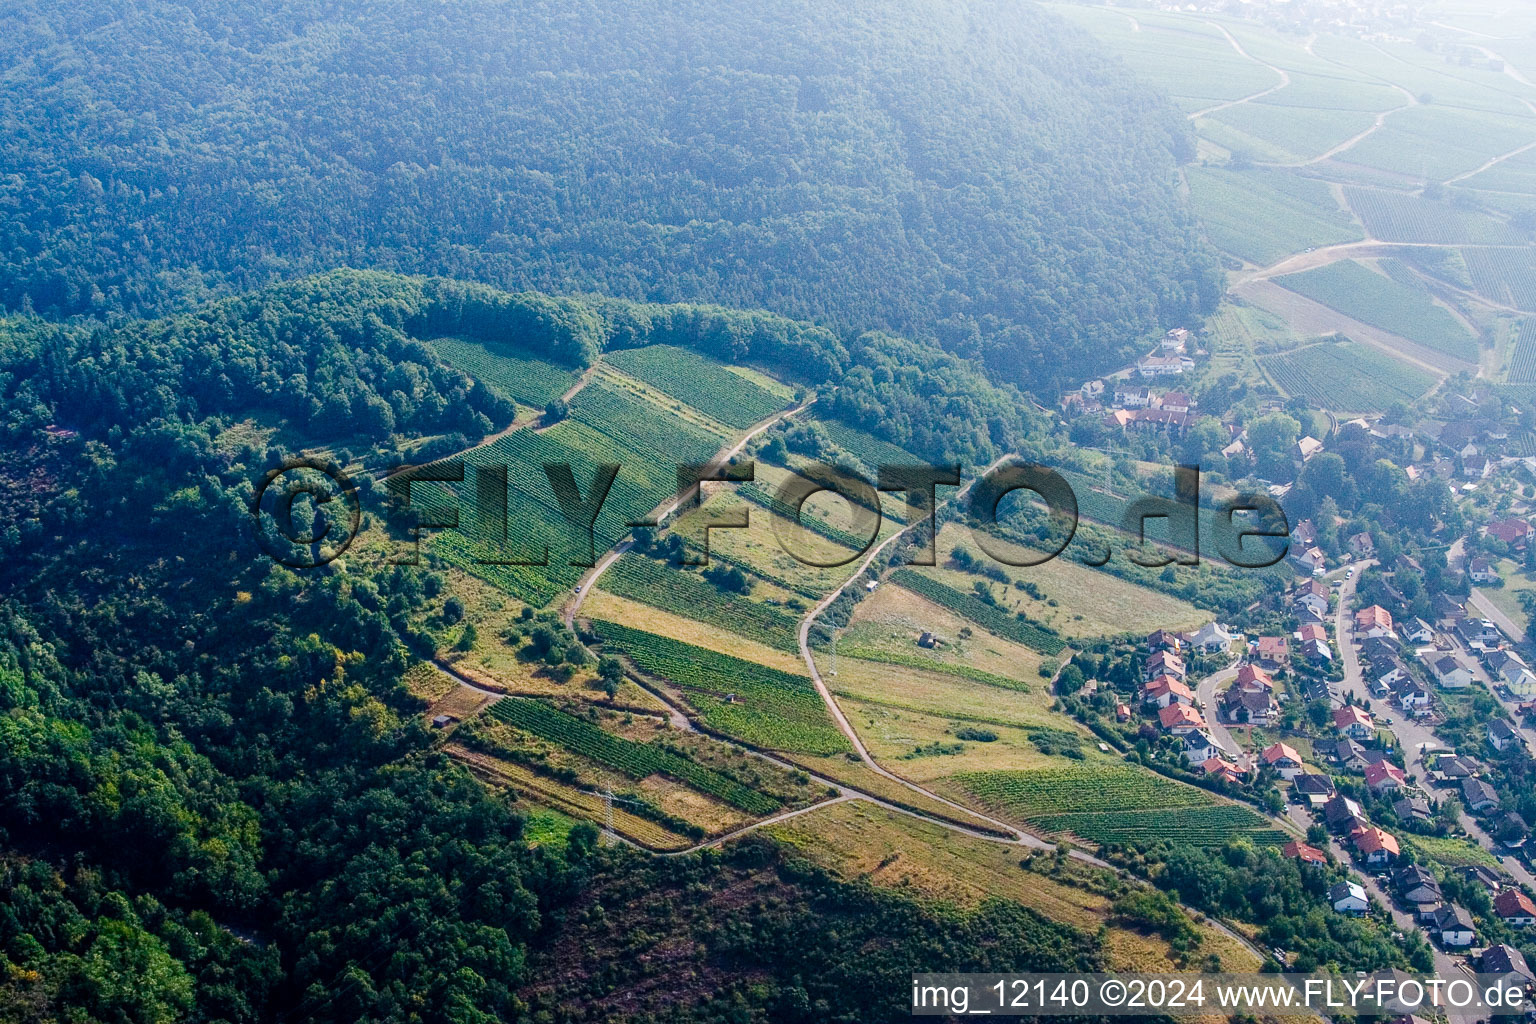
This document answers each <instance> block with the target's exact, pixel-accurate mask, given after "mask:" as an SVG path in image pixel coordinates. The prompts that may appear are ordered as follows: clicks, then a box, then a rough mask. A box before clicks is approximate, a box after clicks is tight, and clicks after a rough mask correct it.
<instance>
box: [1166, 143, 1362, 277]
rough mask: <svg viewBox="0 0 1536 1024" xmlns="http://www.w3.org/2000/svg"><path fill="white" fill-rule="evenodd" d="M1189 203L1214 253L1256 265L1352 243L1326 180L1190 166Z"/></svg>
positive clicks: (1350, 228)
mask: <svg viewBox="0 0 1536 1024" xmlns="http://www.w3.org/2000/svg"><path fill="white" fill-rule="evenodd" d="M1185 176H1186V177H1187V179H1188V181H1189V197H1190V203H1191V204H1192V205H1193V207H1194V209H1195V213H1196V214H1198V215H1199V217H1200V220H1201V222H1202V223H1203V224H1204V225H1205V232H1206V235H1207V236H1209V238H1210V240H1211V242H1212V243H1213V244H1214V245H1216V246H1217V247H1218V248H1220V249H1225V250H1226V251H1227V252H1230V253H1232V254H1233V255H1234V256H1238V257H1240V258H1242V259H1245V260H1248V261H1250V262H1252V263H1257V264H1259V265H1261V266H1263V265H1267V264H1270V263H1273V262H1275V261H1276V260H1278V259H1280V258H1281V257H1284V256H1287V255H1289V254H1291V253H1293V252H1300V251H1301V250H1302V249H1304V248H1306V247H1307V246H1309V245H1310V246H1319V245H1329V244H1332V243H1335V242H1352V241H1354V240H1355V239H1358V238H1360V237H1361V232H1360V228H1359V226H1358V225H1357V224H1355V223H1354V221H1353V220H1352V219H1351V218H1350V217H1349V215H1348V214H1346V213H1344V212H1342V211H1341V210H1340V209H1339V208H1338V204H1337V203H1336V202H1335V201H1334V199H1333V194H1332V193H1331V192H1330V191H1329V188H1328V185H1327V183H1326V182H1322V181H1318V180H1316V179H1314V178H1303V177H1302V176H1300V175H1297V174H1289V173H1286V172H1284V171H1260V170H1254V171H1231V170H1226V169H1220V168H1202V167H1195V166H1191V167H1189V168H1187V169H1186V171H1185Z"/></svg>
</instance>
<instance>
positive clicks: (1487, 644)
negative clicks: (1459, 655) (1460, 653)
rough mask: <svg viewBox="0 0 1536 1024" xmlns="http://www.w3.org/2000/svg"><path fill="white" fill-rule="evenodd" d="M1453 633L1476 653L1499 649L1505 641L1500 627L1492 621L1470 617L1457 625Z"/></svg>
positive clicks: (1453, 628)
mask: <svg viewBox="0 0 1536 1024" xmlns="http://www.w3.org/2000/svg"><path fill="white" fill-rule="evenodd" d="M1451 631H1452V632H1453V633H1455V634H1456V635H1457V636H1458V637H1460V638H1461V642H1462V643H1464V644H1466V645H1467V647H1468V648H1469V649H1471V650H1474V651H1481V650H1491V649H1493V648H1495V647H1497V646H1498V645H1499V644H1500V643H1501V642H1502V641H1503V639H1504V635H1503V634H1502V633H1500V632H1499V627H1498V626H1495V625H1494V624H1493V621H1492V620H1491V619H1477V618H1472V617H1471V616H1468V617H1467V618H1464V619H1462V620H1461V621H1460V622H1458V623H1456V625H1454V626H1452V627H1451Z"/></svg>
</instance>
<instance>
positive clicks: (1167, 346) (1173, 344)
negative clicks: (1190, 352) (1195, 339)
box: [1157, 327, 1189, 353]
mask: <svg viewBox="0 0 1536 1024" xmlns="http://www.w3.org/2000/svg"><path fill="white" fill-rule="evenodd" d="M1187 344H1189V329H1188V328H1186V327H1174V328H1171V329H1170V330H1169V331H1168V333H1167V334H1164V335H1163V340H1162V341H1160V342H1158V343H1157V347H1158V349H1159V350H1161V351H1163V352H1176V353H1182V352H1183V351H1184V347H1185V346H1186V345H1187Z"/></svg>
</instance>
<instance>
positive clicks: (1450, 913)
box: [1430, 903, 1477, 949]
mask: <svg viewBox="0 0 1536 1024" xmlns="http://www.w3.org/2000/svg"><path fill="white" fill-rule="evenodd" d="M1430 927H1432V928H1433V929H1434V930H1435V931H1437V932H1439V933H1440V945H1442V946H1447V947H1451V948H1455V949H1460V948H1464V947H1466V946H1470V945H1472V943H1473V942H1475V941H1477V930H1476V929H1475V928H1474V927H1473V926H1472V915H1471V914H1468V913H1467V912H1466V911H1465V910H1463V909H1462V908H1460V907H1458V906H1457V905H1456V904H1454V903H1452V904H1450V905H1449V906H1444V907H1441V908H1440V909H1439V910H1437V911H1435V916H1434V920H1433V921H1432V922H1431V924H1430Z"/></svg>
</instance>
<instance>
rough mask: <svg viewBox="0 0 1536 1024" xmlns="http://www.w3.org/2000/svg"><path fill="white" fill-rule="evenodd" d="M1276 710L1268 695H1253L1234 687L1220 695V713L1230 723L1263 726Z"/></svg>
mask: <svg viewBox="0 0 1536 1024" xmlns="http://www.w3.org/2000/svg"><path fill="white" fill-rule="evenodd" d="M1276 710H1277V707H1276V704H1275V699H1274V698H1273V697H1271V696H1270V695H1269V694H1268V693H1254V692H1253V691H1251V690H1244V689H1242V688H1241V687H1237V686H1234V687H1232V688H1231V689H1230V690H1227V691H1226V692H1225V693H1223V694H1222V695H1221V713H1222V714H1223V715H1224V716H1226V718H1227V720H1228V721H1230V722H1240V723H1243V724H1245V725H1265V724H1267V723H1268V722H1269V720H1270V719H1271V718H1272V717H1273V716H1274V714H1275V711H1276Z"/></svg>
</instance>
